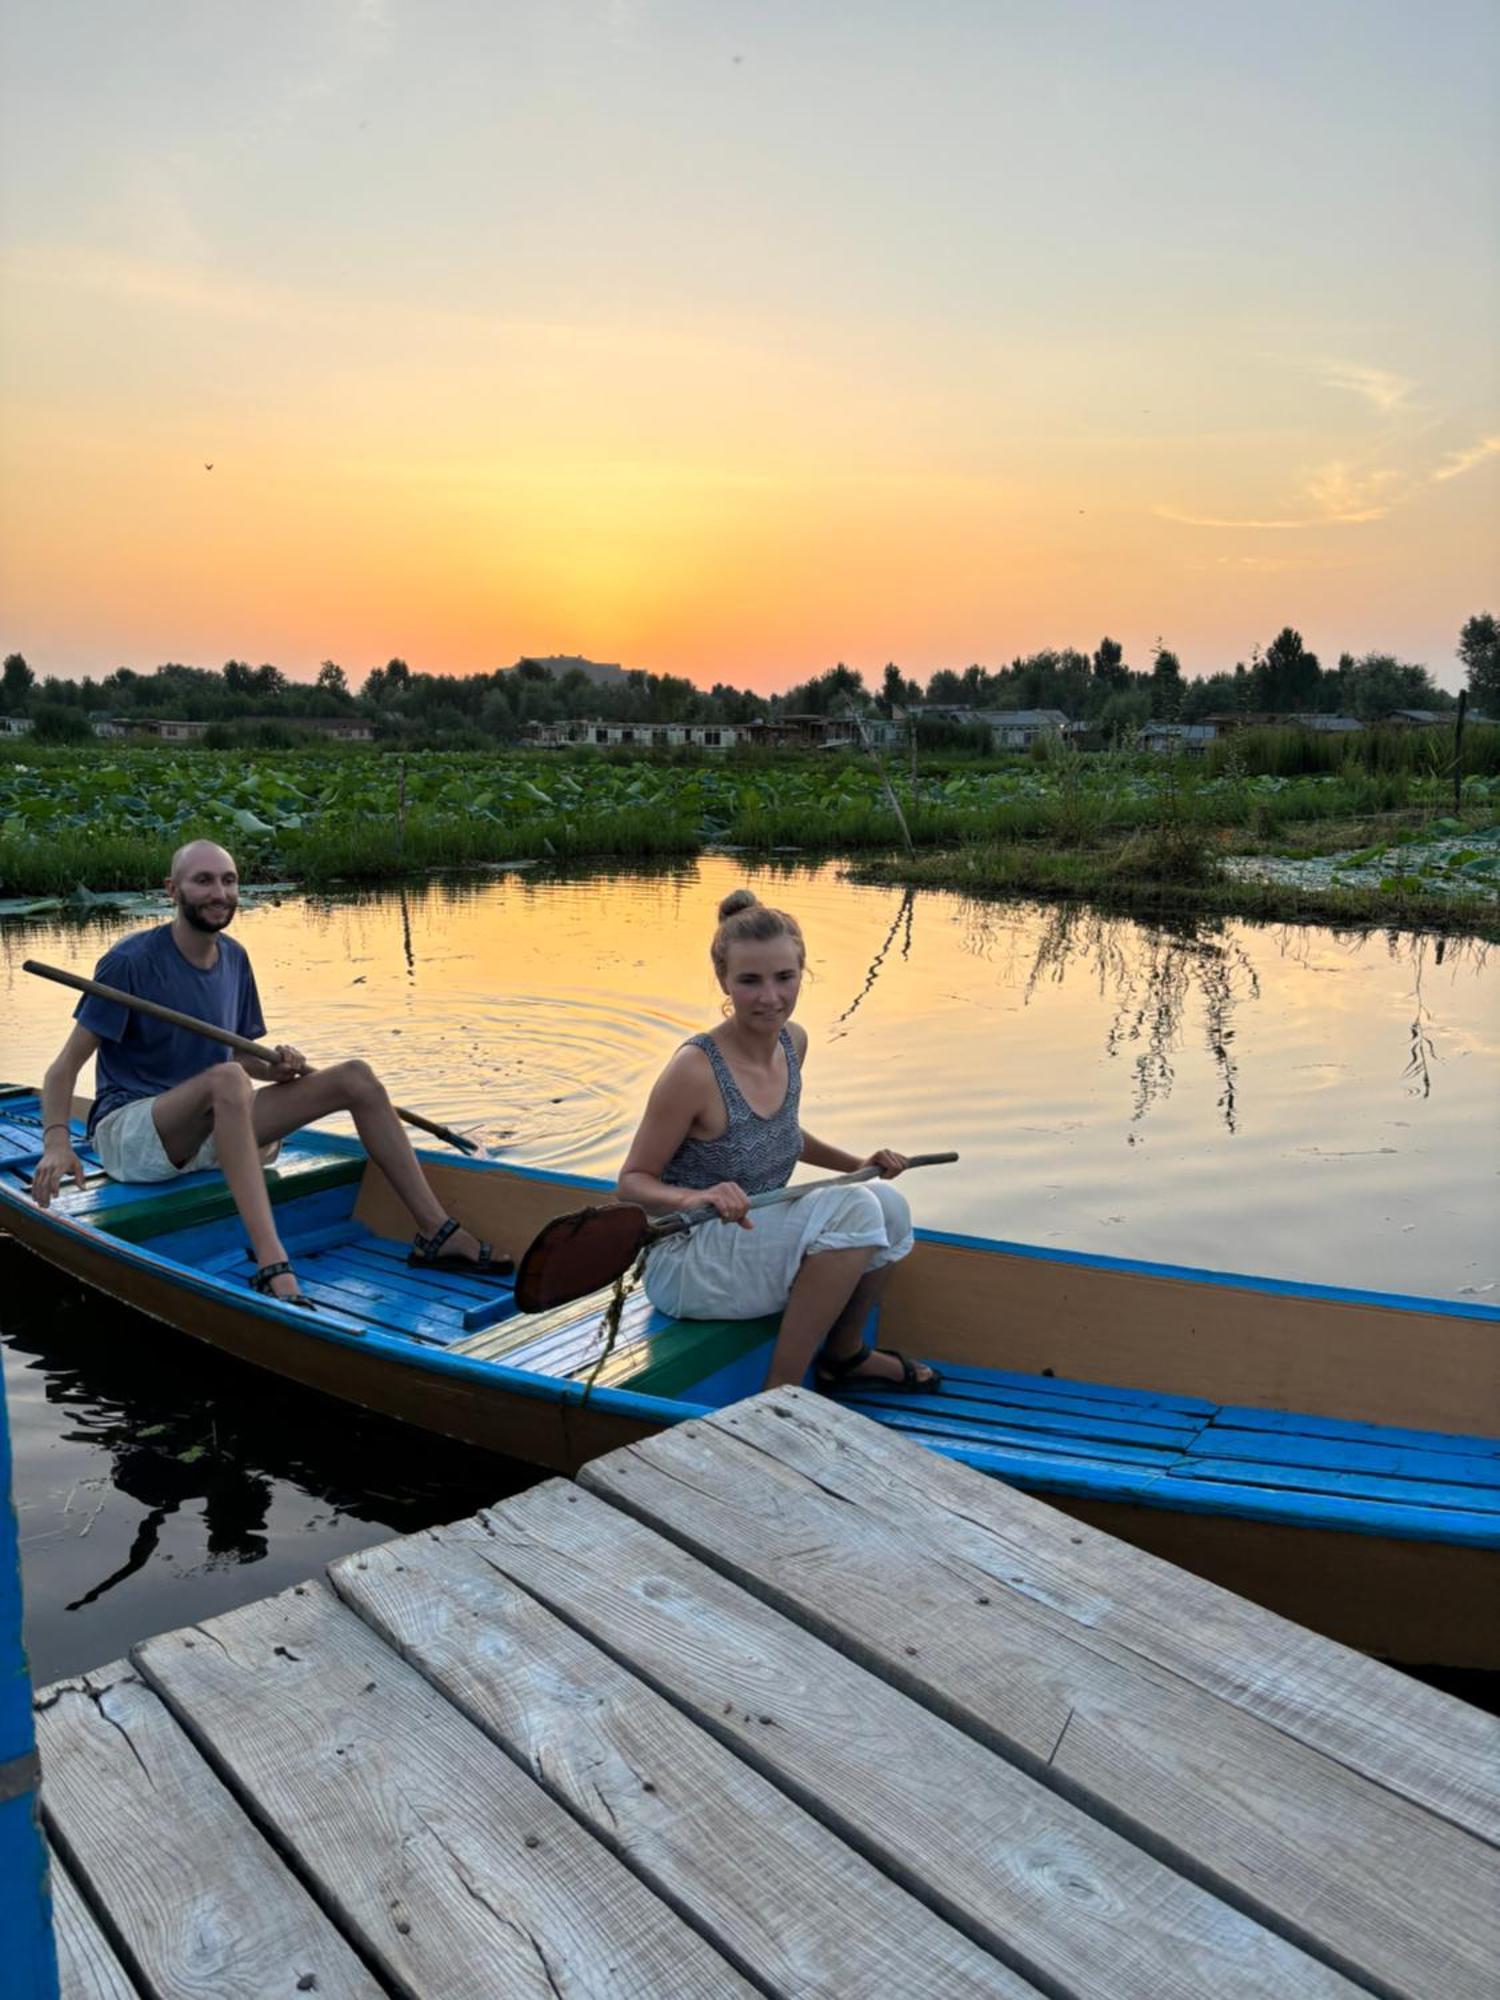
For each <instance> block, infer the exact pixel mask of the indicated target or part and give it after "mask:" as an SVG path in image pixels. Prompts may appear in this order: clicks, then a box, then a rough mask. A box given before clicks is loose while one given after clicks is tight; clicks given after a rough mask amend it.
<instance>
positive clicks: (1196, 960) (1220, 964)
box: [1026, 903, 1260, 1132]
mask: <svg viewBox="0 0 1500 2000" xmlns="http://www.w3.org/2000/svg"><path fill="white" fill-rule="evenodd" d="M1075 960H1078V961H1082V962H1083V963H1084V964H1086V965H1089V966H1091V967H1092V968H1093V970H1094V972H1095V974H1096V977H1097V979H1098V983H1099V992H1100V995H1101V997H1104V998H1108V997H1110V995H1111V994H1113V996H1114V999H1115V1015H1114V1019H1113V1021H1112V1022H1111V1023H1110V1028H1109V1033H1108V1035H1107V1036H1106V1037H1105V1044H1104V1045H1105V1049H1106V1051H1107V1052H1108V1054H1110V1055H1111V1056H1118V1055H1121V1054H1123V1053H1124V1052H1125V1051H1126V1050H1127V1049H1130V1048H1132V1047H1133V1048H1134V1049H1135V1063H1134V1068H1135V1109H1134V1112H1133V1114H1132V1115H1133V1117H1135V1118H1136V1119H1140V1118H1143V1117H1144V1116H1145V1115H1146V1112H1147V1111H1148V1110H1149V1109H1150V1107H1151V1106H1152V1105H1153V1104H1155V1103H1156V1102H1157V1101H1158V1100H1164V1099H1165V1098H1166V1097H1167V1096H1168V1095H1169V1094H1170V1092H1171V1089H1172V1083H1173V1080H1174V1071H1173V1067H1172V1057H1173V1055H1174V1054H1175V1052H1176V1051H1177V1050H1178V1049H1179V1048H1180V1047H1181V1046H1182V1033H1183V1020H1184V1016H1185V1014H1186V1010H1187V1004H1188V1001H1189V999H1190V998H1192V997H1193V996H1194V995H1195V994H1196V995H1197V996H1198V997H1199V999H1200V1000H1201V1001H1202V1005H1203V1017H1204V1032H1205V1037H1206V1041H1207V1046H1208V1051H1209V1054H1210V1055H1211V1056H1212V1057H1213V1060H1214V1066H1215V1068H1216V1069H1217V1071H1218V1074H1219V1099H1218V1108H1219V1110H1220V1111H1221V1112H1222V1113H1223V1114H1224V1123H1225V1124H1226V1125H1227V1126H1228V1128H1229V1130H1230V1131H1231V1132H1233V1131H1234V1129H1235V1121H1236V1099H1237V1095H1238V1089H1239V1072H1238V1067H1237V1065H1236V1063H1235V1060H1234V1053H1233V1049H1232V1047H1231V1044H1232V1043H1233V1041H1234V1032H1235V1031H1234V1026H1233V1016H1234V1010H1235V1007H1236V1005H1237V1004H1238V1002H1239V1001H1240V1000H1241V999H1250V1000H1255V999H1258V998H1259V997H1260V981H1259V979H1258V977H1257V975H1256V971H1255V967H1254V966H1253V965H1252V964H1251V962H1250V959H1249V956H1248V954H1247V953H1246V951H1245V949H1244V947H1243V946H1242V945H1240V944H1238V943H1236V942H1235V941H1234V940H1233V939H1231V938H1228V937H1226V936H1225V935H1224V925H1223V924H1222V923H1220V922H1217V921H1215V920H1212V919H1205V920H1199V919H1193V918H1186V919H1184V920H1182V921H1179V922H1163V923H1156V924H1143V923H1141V922H1139V921H1137V920H1131V919H1125V918H1121V917H1111V916H1106V915H1105V914H1104V913H1103V912H1102V911H1099V910H1094V909H1090V908H1089V907H1088V906H1086V905H1083V904H1073V903H1065V904H1060V905H1058V906H1057V907H1056V908H1055V909H1052V910H1050V911H1048V912H1047V914H1046V917H1045V919H1044V922H1043V928H1042V935H1041V938H1040V940H1039V942H1038V944H1037V947H1036V956H1035V958H1034V960H1033V962H1032V967H1031V972H1030V976H1029V977H1028V979H1027V981H1026V999H1027V1000H1028V1001H1030V999H1031V997H1032V995H1033V994H1034V993H1035V992H1036V990H1037V988H1038V987H1039V986H1040V985H1041V984H1042V983H1043V982H1044V981H1049V982H1051V983H1052V984H1054V985H1061V983H1062V981H1063V979H1064V977H1065V975H1066V972H1067V969H1068V967H1069V965H1071V964H1072V963H1073V962H1074V961H1075Z"/></svg>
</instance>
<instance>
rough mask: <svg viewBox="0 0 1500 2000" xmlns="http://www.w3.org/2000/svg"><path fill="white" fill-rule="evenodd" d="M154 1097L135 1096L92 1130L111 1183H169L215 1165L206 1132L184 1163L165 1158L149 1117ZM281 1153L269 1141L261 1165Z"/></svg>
mask: <svg viewBox="0 0 1500 2000" xmlns="http://www.w3.org/2000/svg"><path fill="white" fill-rule="evenodd" d="M155 1102H156V1099H155V1098H154V1097H137V1098H136V1099H135V1100H134V1101H133V1102H132V1103H130V1104H122V1105H121V1106H120V1108H119V1110H118V1111H111V1112H110V1114H109V1116H108V1117H107V1118H101V1119H100V1120H99V1123H98V1124H97V1125H96V1126H95V1127H94V1137H93V1141H92V1143H93V1148H94V1151H95V1152H96V1153H97V1154H98V1155H99V1164H100V1166H101V1167H103V1169H104V1171H105V1172H106V1173H107V1174H108V1175H109V1177H110V1179H111V1180H112V1181H170V1180H175V1179H176V1178H177V1176H178V1175H179V1174H201V1173H206V1172H207V1171H208V1170H209V1168H211V1167H216V1166H217V1165H218V1164H219V1149H218V1147H217V1146H216V1145H215V1144H214V1135H213V1133H212V1132H210V1133H209V1135H208V1137H207V1138H206V1139H205V1140H204V1141H203V1144H202V1145H201V1146H200V1147H199V1148H198V1150H197V1152H196V1153H194V1155H193V1157H192V1158H191V1159H190V1160H189V1161H188V1162H187V1164H186V1166H181V1167H179V1166H177V1165H176V1164H175V1163H174V1162H173V1161H172V1160H170V1159H168V1157H167V1149H166V1147H165V1146H164V1145H163V1144H162V1142H161V1134H160V1132H158V1131H157V1129H156V1120H155V1119H154V1118H153V1117H152V1115H151V1107H152V1105H153V1104H154V1103H155ZM280 1151H281V1141H280V1140H279V1139H273V1140H272V1142H271V1143H270V1145H269V1146H262V1147H261V1149H260V1157H261V1163H262V1164H263V1165H264V1166H269V1165H270V1164H271V1162H272V1160H274V1159H275V1158H276V1155H277V1154H278V1153H279V1152H280Z"/></svg>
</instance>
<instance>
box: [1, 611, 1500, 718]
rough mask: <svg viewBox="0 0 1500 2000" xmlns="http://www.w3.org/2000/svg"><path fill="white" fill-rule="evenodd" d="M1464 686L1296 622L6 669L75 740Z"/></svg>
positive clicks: (1315, 702) (1231, 704)
mask: <svg viewBox="0 0 1500 2000" xmlns="http://www.w3.org/2000/svg"><path fill="white" fill-rule="evenodd" d="M1457 654H1458V657H1459V658H1460V659H1461V660H1462V662H1463V664H1464V669H1465V677H1466V685H1467V688H1468V692H1469V697H1470V700H1471V702H1472V704H1473V706H1474V707H1475V708H1476V709H1479V710H1480V711H1482V712H1484V713H1486V714H1488V715H1491V716H1495V715H1500V625H1497V621H1496V619H1495V618H1494V616H1493V615H1492V614H1491V613H1489V612H1483V613H1480V614H1478V615H1477V616H1475V617H1473V618H1470V619H1469V620H1468V621H1467V622H1466V623H1465V625H1464V626H1463V628H1462V631H1461V632H1460V634H1459V641H1458V646H1457ZM1454 700H1455V697H1454V696H1452V695H1451V694H1449V693H1448V692H1447V691H1446V690H1445V689H1443V688H1441V687H1439V686H1438V684H1437V683H1436V681H1434V679H1433V678H1432V675H1431V673H1430V672H1429V670H1428V669H1427V668H1426V667H1425V666H1421V665H1417V664H1415V663H1412V662H1407V661H1402V660H1398V659H1396V658H1395V657H1394V656H1393V655H1391V654H1386V653H1366V654H1364V655H1362V656H1361V657H1360V658H1357V659H1356V658H1355V657H1354V656H1353V655H1352V654H1349V653H1344V654H1342V655H1341V656H1340V658H1339V661H1338V664H1337V666H1335V667H1331V668H1325V667H1324V666H1323V665H1322V663H1321V662H1320V661H1319V659H1318V657H1317V655H1316V654H1315V653H1313V652H1310V651H1309V650H1308V648H1307V647H1306V646H1305V645H1304V644H1303V641H1302V636H1301V634H1300V633H1298V632H1297V631H1295V630H1294V629H1293V628H1292V627H1291V626H1287V627H1285V628H1284V629H1283V630H1282V631H1281V632H1279V633H1278V634H1277V636H1276V637H1275V638H1274V639H1273V640H1272V641H1271V642H1270V644H1269V645H1267V646H1266V647H1265V649H1264V650H1263V651H1262V650H1261V649H1260V648H1259V647H1257V648H1256V649H1255V650H1254V651H1253V652H1252V654H1251V656H1250V659H1249V660H1248V661H1240V662H1237V663H1236V665H1235V666H1234V667H1233V669H1231V670H1227V671H1224V672H1219V673H1212V674H1205V675H1200V676H1197V677H1195V678H1192V679H1189V678H1188V677H1187V676H1186V675H1185V674H1184V673H1183V670H1182V664H1181V662H1180V660H1179V659H1178V657H1177V655H1176V654H1175V653H1174V652H1173V651H1172V650H1171V648H1170V647H1168V646H1167V645H1165V644H1164V643H1163V642H1162V641H1158V642H1157V644H1156V646H1155V647H1154V648H1153V649H1152V654H1151V659H1150V663H1149V665H1146V666H1143V667H1132V666H1131V665H1130V664H1129V663H1128V662H1127V661H1126V659H1125V655H1124V648H1123V647H1122V646H1121V645H1120V644H1119V642H1118V641H1117V640H1114V639H1111V638H1107V637H1106V638H1104V639H1101V640H1100V642H1099V644H1098V645H1097V646H1096V647H1095V648H1094V650H1093V651H1092V652H1091V653H1085V652H1080V651H1078V650H1076V649H1075V648H1072V647H1066V648H1063V649H1062V650H1060V651H1058V650H1053V649H1048V650H1046V651H1043V652H1040V653H1033V654H1031V655H1029V656H1027V657H1025V658H1018V659H1015V660H1012V661H1011V663H1010V665H1009V666H1006V667H999V668H993V669H991V668H986V667H983V666H980V665H978V664H975V665H972V666H968V667H965V668H964V669H962V670H961V671H960V670H958V669H955V668H950V667H942V668H939V669H938V671H937V672H936V673H934V674H932V675H930V676H929V677H928V679H927V680H926V682H925V683H923V682H921V681H919V680H917V679H915V678H912V677H910V676H908V675H907V674H905V673H904V672H903V671H902V669H901V668H900V667H899V666H898V665H897V664H896V662H895V661H891V662H889V663H888V664H887V665H886V668H885V671H884V674H883V675H882V676H881V678H880V680H879V681H878V683H877V684H876V685H875V686H874V687H871V686H869V685H867V684H866V682H865V679H864V677H863V675H861V674H860V673H858V672H857V671H856V670H855V669H853V668H852V667H848V666H845V665H844V664H842V662H841V663H839V664H838V665H836V666H833V667H830V668H829V669H828V670H827V671H826V672H825V673H822V674H819V675H816V676H815V677H813V678H812V679H810V680H807V681H804V682H802V683H801V684H800V685H798V686H796V687H792V688H788V689H787V691H786V692H785V694H782V695H771V696H767V695H761V694H757V693H755V692H754V691H753V690H751V689H748V688H735V687H731V686H729V685H727V684H726V683H724V682H716V683H715V684H714V685H713V686H712V687H710V688H700V687H698V686H697V685H696V684H695V683H694V682H692V681H689V680H686V679H684V678H683V677H681V676H679V675H675V674H653V673H647V672H644V671H641V670H635V671H631V672H627V673H624V674H620V675H618V676H615V677H611V678H608V679H605V680H602V681H601V680H595V679H592V678H591V677H590V676H589V675H588V674H586V673H585V672H584V671H583V670H582V669H581V668H578V667H572V668H569V669H567V670H566V671H564V672H563V673H561V674H556V673H554V672H553V671H552V669H551V668H550V667H549V666H547V665H545V664H544V663H542V662H540V661H537V660H528V659H523V660H519V661H517V662H516V664H515V665H514V666H512V667H504V668H500V669H498V670H497V671H495V672H493V673H478V674H462V675H460V674H429V673H421V672H414V671H413V669H412V668H411V667H410V666H409V665H408V664H407V662H406V661H405V660H401V659H392V660H388V661H387V662H386V664H385V665H384V666H383V667H376V668H374V669H373V671H372V672H370V673H369V674H368V675H367V676H366V677H365V680H364V682H363V683H362V685H361V686H360V687H359V689H358V691H357V692H356V691H355V690H354V689H352V688H351V687H350V685H349V681H348V677H347V675H346V674H345V672H344V669H343V668H342V667H341V666H339V665H338V663H337V662H336V661H334V660H325V661H324V662H323V664H322V666H321V667H320V668H319V670H318V673H317V676H316V678H315V679H314V680H312V681H310V682H308V681H294V680H292V679H290V678H289V677H288V676H287V675H286V674H284V673H283V672H282V671H281V669H280V668H279V667H275V666H270V665H261V666H251V665H250V664H249V663H248V662H247V661H244V660H229V661H226V662H225V664H224V666H223V667H222V668H220V669H219V670H217V671H215V670H212V669H210V668H205V667H191V666H182V665H179V664H176V663H170V664H168V665H165V666H160V667H157V668H156V669H155V670H154V672H151V673H137V672H136V671H134V670H133V669H132V668H130V667H120V668H118V669H116V671H115V672H114V673H112V674H107V675H105V676H104V677H103V678H102V679H100V680H94V679H92V678H84V679H81V680H65V679H63V678H61V677H60V676H58V675H47V676H46V677H45V678H39V677H38V676H37V674H36V673H35V672H34V671H33V669H32V668H31V667H30V666H29V665H28V663H27V661H26V660H25V658H24V657H23V656H22V655H21V654H20V653H12V654H10V655H9V657H8V658H7V659H6V660H5V662H4V666H3V669H0V713H4V714H10V715H24V716H29V717H30V718H31V719H32V721H33V725H34V728H35V731H36V733H37V734H38V735H39V736H41V737H44V738H45V737H52V738H54V739H57V740H66V739H68V738H70V737H82V736H85V735H87V734H89V733H90V718H91V717H94V716H98V715H110V716H114V717H117V718H118V719H120V720H121V721H124V722H126V723H129V722H131V721H146V720H149V719H151V718H153V717H155V718H165V717H171V718H175V719H179V720H183V721H190V722H207V723H210V724H213V725H218V728H216V730H215V732H214V733H215V735H216V736H220V735H221V736H222V737H223V738H224V739H225V740H231V741H232V740H234V739H235V737H236V735H238V734H239V733H240V732H242V731H243V729H244V728H245V727H246V726H255V727H261V728H264V727H267V726H274V725H276V724H281V725H286V726H287V727H289V728H295V726H296V725H297V724H298V723H305V722H309V721H317V720H330V719H334V718H338V717H345V718H349V719H353V718H363V719H365V720H367V721H368V722H369V723H370V724H371V725H372V726H373V728H374V730H375V732H376V735H377V736H379V737H382V738H390V739H393V740H398V741H411V740H422V741H439V742H441V741H454V742H464V741H470V742H472V741H477V740H488V741H499V742H514V741H515V740H516V739H517V738H519V737H520V736H521V734H522V732H523V731H524V729H525V727H526V725H527V724H528V723H531V722H561V721H570V720H578V721H582V720H591V719H595V718H597V719H598V720H600V721H603V722H709V723H712V722H731V723H732V722H751V721H755V720H757V719H764V720H775V719H776V718H777V717H780V716H784V715H798V714H816V715H835V714H841V713H845V712H847V711H849V710H850V709H853V710H856V711H858V710H863V711H866V712H878V713H883V714H885V715H892V714H895V713H897V712H901V711H906V712H910V711H912V710H918V711H920V710H921V709H922V708H924V707H939V708H955V707H962V708H971V709H979V710H1003V709H1018V708H1032V709H1040V708H1050V709H1058V710H1061V711H1062V713H1063V714H1064V715H1066V716H1068V717H1069V719H1070V720H1073V721H1080V722H1086V723H1089V724H1091V725H1093V726H1095V727H1097V728H1098V729H1100V730H1101V731H1103V732H1104V733H1106V734H1124V733H1126V732H1129V731H1133V730H1134V729H1136V728H1139V727H1140V725H1141V724H1143V723H1145V722H1146V721H1148V720H1150V719H1152V718H1156V719H1159V720H1165V721H1176V722H1192V721H1195V720H1198V719H1200V718H1201V717H1203V716H1206V715H1215V714H1224V713H1257V714H1260V713H1271V714H1302V713H1308V714H1346V715H1356V716H1358V717H1359V718H1360V719H1361V720H1362V721H1365V722H1378V721H1379V720H1380V719H1381V718H1382V717H1383V716H1388V715H1391V714H1393V713H1394V712H1395V711H1396V710H1398V709H1405V708H1422V709H1446V708H1451V707H1452V706H1453V705H1454Z"/></svg>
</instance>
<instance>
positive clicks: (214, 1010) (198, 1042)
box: [73, 924, 266, 1138]
mask: <svg viewBox="0 0 1500 2000" xmlns="http://www.w3.org/2000/svg"><path fill="white" fill-rule="evenodd" d="M218 943H219V956H218V960H217V962H216V963H215V964H214V965H213V966H211V967H210V968H209V970H208V971H206V972H203V971H200V970H199V968H198V967H197V966H196V965H190V964H189V963H188V961H187V959H185V958H184V957H183V955H182V953H181V952H180V951H179V950H178V949H177V942H176V940H175V939H174V937H173V936H172V926H171V925H170V924H162V925H160V926H159V928H158V929H156V930H154V931H137V932H136V933H135V935H134V936H133V937H128V938H122V939H121V940H120V942H119V943H118V944H117V945H116V946H115V947H114V949H113V950H112V951H107V952H106V953H105V954H104V956H103V958H101V959H100V961H99V963H98V965H97V966H95V968H94V977H95V978H96V979H97V980H98V981H99V982H100V983H101V984H102V985H105V986H117V987H119V989H120V991H121V992H122V993H134V994H137V995H138V996H139V997H140V998H141V999H142V1000H155V1001H156V1002H157V1003H158V1004H159V1005H160V1006H163V1007H175V1008H176V1010H177V1012H178V1013H179V1014H192V1015H193V1016H194V1017H195V1018H196V1019H198V1020H200V1021H211V1022H212V1023H213V1025H214V1026H215V1027H216V1028H228V1029H230V1030H231V1031H232V1032H233V1033H234V1034H236V1035H245V1036H248V1038H249V1039H250V1040H251V1041H258V1040H259V1039H260V1037H261V1036H262V1035H263V1034H264V1033H265V1032H266V1024H265V1021H264V1019H263V1018H262V1016H261V1011H260V995H259V994H258V993H257V992H256V990H255V975H254V973H253V972H252V971H251V970H250V960H249V958H248V957H247V956H246V954H245V947H244V946H243V945H242V944H237V943H236V942H235V940H234V939H233V938H230V937H225V936H224V935H223V934H222V933H220V936H219V940H218ZM73 1018H74V1020H75V1021H78V1022H79V1023H81V1025H82V1026H83V1027H85V1028H87V1029H88V1031H89V1033H90V1034H91V1035H97V1036H98V1037H99V1052H98V1054H97V1055H96V1056H95V1058H94V1071H95V1084H94V1108H93V1110H92V1111H91V1112H90V1113H89V1136H90V1137H91V1138H92V1136H93V1132H94V1128H95V1126H96V1125H97V1124H98V1123H99V1120H100V1119H101V1118H107V1117H108V1116H109V1114H110V1112H111V1111H118V1110H119V1109H120V1108H121V1106H122V1105H126V1104H133V1103H134V1102H135V1100H136V1099H137V1098H138V1097H160V1096H161V1094H162V1092H163V1091H164V1090H171V1089H173V1088H175V1086H176V1085H177V1084H179V1083H186V1082H187V1081H188V1079H189V1077H194V1076H197V1075H198V1074H199V1073H200V1071H202V1070H205V1069H207V1068H208V1067H209V1065H210V1064H211V1063H221V1062H229V1061H230V1060H231V1059H232V1058H233V1055H234V1051H233V1050H232V1049H229V1048H226V1047H225V1046H224V1044H223V1043H222V1042H210V1041H208V1040H207V1039H206V1038H205V1037H204V1036H202V1035H195V1034H194V1033H193V1032H192V1030H191V1029H190V1028H174V1027H171V1026H170V1025H169V1024H168V1023H167V1022H166V1021H157V1020H153V1019H152V1017H151V1016H150V1015H149V1014H138V1013H137V1012H136V1011H135V1009H134V1008H133V1007H122V1006H121V1005H120V1003H119V1001H118V1000H101V999H100V998H99V996H98V995H97V994H96V993H86V994H85V995H84V997H83V998H82V1000H80V1001H79V1003H78V1005H77V1006H76V1007H75V1008H74V1009H73Z"/></svg>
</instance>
